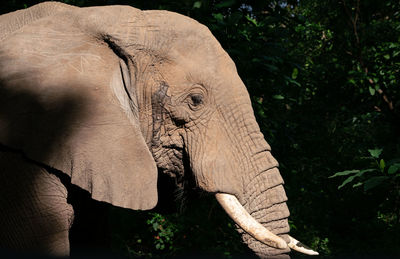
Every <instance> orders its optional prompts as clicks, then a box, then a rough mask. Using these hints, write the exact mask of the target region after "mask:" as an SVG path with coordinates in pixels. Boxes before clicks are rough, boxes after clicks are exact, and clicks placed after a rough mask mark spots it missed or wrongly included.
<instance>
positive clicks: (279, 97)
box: [272, 94, 285, 100]
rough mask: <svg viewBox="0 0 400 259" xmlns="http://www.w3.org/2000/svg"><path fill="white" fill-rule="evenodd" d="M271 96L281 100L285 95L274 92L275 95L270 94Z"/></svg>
mask: <svg viewBox="0 0 400 259" xmlns="http://www.w3.org/2000/svg"><path fill="white" fill-rule="evenodd" d="M272 98H274V99H276V100H283V99H285V97H284V96H282V95H280V94H276V95H274V96H272Z"/></svg>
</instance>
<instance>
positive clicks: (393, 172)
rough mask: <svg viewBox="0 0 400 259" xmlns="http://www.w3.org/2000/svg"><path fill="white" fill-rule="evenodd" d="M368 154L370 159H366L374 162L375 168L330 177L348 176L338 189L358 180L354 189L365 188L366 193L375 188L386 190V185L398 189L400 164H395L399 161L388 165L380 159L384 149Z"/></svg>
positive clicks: (350, 171) (370, 150) (369, 150)
mask: <svg viewBox="0 0 400 259" xmlns="http://www.w3.org/2000/svg"><path fill="white" fill-rule="evenodd" d="M368 152H369V154H370V157H365V159H366V160H368V161H371V160H372V161H373V162H372V166H374V167H373V168H369V169H363V170H347V171H343V172H338V173H336V174H334V175H331V176H329V178H334V177H337V176H348V177H347V178H346V179H345V180H344V181H343V183H342V184H341V185H340V186H339V187H338V189H340V188H342V187H344V186H345V185H346V184H348V183H351V182H353V180H356V178H359V179H358V182H357V183H355V184H353V188H355V187H360V186H364V191H369V190H370V189H372V188H375V187H381V188H386V186H384V185H386V184H391V185H393V187H392V188H396V186H397V185H398V181H399V177H400V163H398V162H395V161H397V160H391V161H389V162H388V163H387V164H386V162H385V160H384V159H380V158H379V157H380V155H381V153H382V149H368ZM399 161H400V160H399ZM366 173H369V174H366ZM360 178H361V179H360ZM389 189H391V188H389ZM389 189H388V190H389ZM398 199H400V197H398Z"/></svg>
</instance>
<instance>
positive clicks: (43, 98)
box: [0, 3, 289, 258]
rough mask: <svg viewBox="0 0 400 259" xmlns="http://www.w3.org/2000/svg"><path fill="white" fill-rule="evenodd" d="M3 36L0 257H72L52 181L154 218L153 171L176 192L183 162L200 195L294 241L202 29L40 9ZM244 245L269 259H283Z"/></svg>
mask: <svg viewBox="0 0 400 259" xmlns="http://www.w3.org/2000/svg"><path fill="white" fill-rule="evenodd" d="M0 29H1V30H0V40H1V45H0V63H1V65H0V143H1V149H0V155H1V156H0V170H1V171H0V173H1V175H0V182H1V184H2V186H1V188H0V189H1V191H0V197H2V199H1V203H0V206H1V207H2V208H6V209H5V211H6V212H7V213H2V215H1V216H0V224H1V226H2V229H1V233H0V245H1V246H5V247H11V248H15V249H25V250H39V251H45V252H47V253H52V254H64V255H65V254H68V252H69V244H68V230H69V227H70V225H71V222H72V220H73V210H72V207H71V206H70V205H69V204H68V203H67V202H66V197H67V191H66V189H65V187H64V186H63V184H62V183H61V182H60V180H59V179H58V177H57V176H55V175H54V174H52V173H50V172H51V171H52V170H55V171H57V172H60V173H61V174H62V173H64V174H66V175H68V176H69V177H70V179H71V182H72V183H73V184H76V185H78V186H80V187H81V188H83V189H85V190H87V191H89V192H90V193H91V195H92V198H94V199H96V200H100V201H105V202H109V203H111V204H113V205H116V206H121V207H125V208H130V209H140V210H146V209H151V208H153V207H154V206H155V205H156V203H157V189H156V184H157V167H158V168H161V169H162V170H163V172H165V173H167V174H168V175H170V176H171V177H174V178H175V179H176V183H177V184H178V185H181V184H182V179H183V172H184V170H183V169H184V160H185V159H187V160H188V161H187V162H188V163H187V164H188V165H189V166H190V169H191V171H192V172H193V174H194V176H195V179H196V182H197V184H198V186H199V187H200V188H201V189H203V190H205V191H208V192H212V193H217V192H221V193H229V194H233V195H235V196H236V197H237V198H238V200H239V201H240V203H241V204H242V205H243V206H244V207H245V208H246V210H247V211H248V212H249V213H250V214H251V215H252V216H253V217H254V218H256V219H257V220H258V221H259V222H260V223H262V224H263V225H264V226H266V227H267V228H268V229H269V230H271V231H272V232H273V233H275V234H279V236H281V237H282V238H284V240H286V241H288V237H287V235H286V234H287V233H288V232H289V225H288V221H287V218H288V216H289V211H288V208H287V206H286V200H287V198H286V195H285V191H284V189H283V186H282V184H283V180H282V178H281V176H280V173H279V171H278V169H277V166H278V163H277V162H276V160H275V159H274V158H273V157H272V156H271V153H270V146H269V145H268V144H267V142H266V141H265V140H264V137H263V135H262V133H261V132H260V129H259V126H258V125H257V122H256V120H255V117H254V114H253V110H252V107H251V102H250V98H249V95H248V93H247V91H246V88H245V86H244V84H243V82H242V81H241V79H240V78H239V76H238V74H237V71H236V68H235V65H234V63H233V62H232V60H231V59H230V58H229V56H228V55H227V53H226V52H225V51H224V50H223V49H222V48H221V46H220V45H219V43H218V42H217V40H216V39H215V38H214V37H213V35H212V34H211V33H210V31H209V30H208V29H207V28H206V27H205V26H203V25H201V24H199V23H197V22H196V21H194V20H192V19H190V18H188V17H185V16H182V15H179V14H176V13H171V12H167V11H141V10H137V9H134V8H131V7H128V6H108V7H92V8H76V7H72V6H68V5H64V4H59V3H43V4H40V5H36V6H34V7H32V8H29V9H26V10H21V11H17V12H14V13H10V14H6V15H2V16H0ZM238 231H239V232H241V233H242V231H241V229H240V228H238ZM242 237H243V240H244V242H245V243H246V244H247V245H248V246H249V247H250V248H251V249H252V250H253V251H254V252H255V253H256V254H257V255H259V256H260V257H268V258H270V257H271V258H272V257H275V256H278V257H288V255H287V254H286V253H288V252H289V248H287V249H283V250H279V249H275V248H271V247H268V246H266V245H264V244H262V243H260V242H258V241H256V240H255V239H254V238H252V237H250V236H249V235H248V234H246V233H242Z"/></svg>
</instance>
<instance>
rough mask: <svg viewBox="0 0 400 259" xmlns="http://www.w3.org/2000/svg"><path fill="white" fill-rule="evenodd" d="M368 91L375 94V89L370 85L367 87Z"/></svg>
mask: <svg viewBox="0 0 400 259" xmlns="http://www.w3.org/2000/svg"><path fill="white" fill-rule="evenodd" d="M369 93H370V94H371V95H375V89H374V88H372V87H371V86H370V87H369Z"/></svg>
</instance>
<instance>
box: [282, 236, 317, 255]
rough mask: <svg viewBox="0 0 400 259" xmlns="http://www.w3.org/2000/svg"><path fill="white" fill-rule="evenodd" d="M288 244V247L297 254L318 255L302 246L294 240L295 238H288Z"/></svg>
mask: <svg viewBox="0 0 400 259" xmlns="http://www.w3.org/2000/svg"><path fill="white" fill-rule="evenodd" d="M289 240H290V242H289V244H288V246H289V247H290V248H291V249H293V250H296V251H297V252H300V253H303V254H306V255H319V253H318V252H315V251H314V250H312V249H311V248H309V247H307V246H305V245H303V244H302V243H301V242H300V241H298V240H296V239H295V238H293V237H291V236H289Z"/></svg>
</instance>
